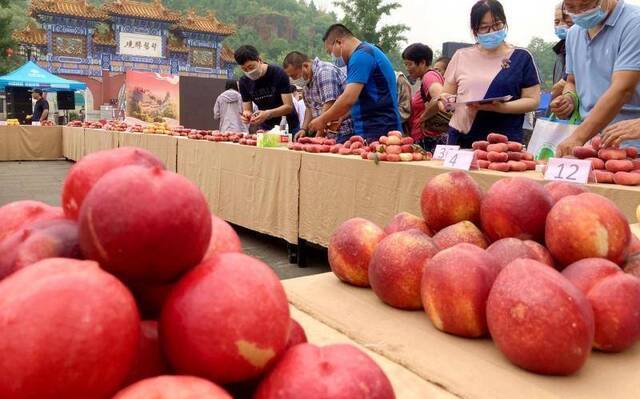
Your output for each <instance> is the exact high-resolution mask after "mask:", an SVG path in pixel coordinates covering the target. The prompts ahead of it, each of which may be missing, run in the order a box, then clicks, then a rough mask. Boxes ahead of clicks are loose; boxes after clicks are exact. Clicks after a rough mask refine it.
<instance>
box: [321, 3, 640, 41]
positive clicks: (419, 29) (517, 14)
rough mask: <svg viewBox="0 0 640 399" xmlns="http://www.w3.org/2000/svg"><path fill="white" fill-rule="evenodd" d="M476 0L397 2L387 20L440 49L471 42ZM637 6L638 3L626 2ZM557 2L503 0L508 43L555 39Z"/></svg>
mask: <svg viewBox="0 0 640 399" xmlns="http://www.w3.org/2000/svg"><path fill="white" fill-rule="evenodd" d="M315 2H316V4H317V5H318V6H319V7H323V8H324V9H327V10H329V11H336V12H337V10H336V9H335V7H334V6H333V1H332V0H315ZM475 2H476V0H438V1H436V0H399V3H401V4H402V8H400V9H398V10H396V11H395V13H394V15H393V16H392V17H391V18H390V19H389V20H388V21H387V22H390V23H404V24H406V25H408V26H409V28H410V29H411V30H410V32H408V33H407V39H408V41H409V43H413V42H418V41H419V42H423V43H426V44H428V45H429V46H431V47H433V48H434V49H441V48H442V43H443V42H447V41H461V42H472V41H473V37H472V35H471V33H470V31H469V12H470V11H471V7H472V6H473V4H475ZM626 2H627V3H631V4H636V5H640V0H627V1H626ZM558 3H559V0H535V1H529V0H502V5H503V6H504V7H505V11H506V14H507V20H508V21H509V36H508V38H507V41H509V42H511V43H513V44H515V45H518V46H527V44H529V41H530V40H531V38H532V37H534V36H539V37H542V38H544V39H545V40H547V41H555V40H557V39H556V37H555V34H554V31H553V10H554V7H555V5H556V4H558Z"/></svg>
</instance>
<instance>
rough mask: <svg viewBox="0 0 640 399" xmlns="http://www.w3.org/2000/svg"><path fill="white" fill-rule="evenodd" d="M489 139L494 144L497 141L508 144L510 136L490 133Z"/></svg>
mask: <svg viewBox="0 0 640 399" xmlns="http://www.w3.org/2000/svg"><path fill="white" fill-rule="evenodd" d="M487 141H488V142H489V143H492V144H496V143H505V144H507V143H508V142H509V137H507V136H505V135H504V134H498V133H489V135H488V136H487Z"/></svg>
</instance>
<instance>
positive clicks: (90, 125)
mask: <svg viewBox="0 0 640 399" xmlns="http://www.w3.org/2000/svg"><path fill="white" fill-rule="evenodd" d="M106 124H107V121H105V120H100V121H94V122H85V123H84V125H83V126H84V128H85V129H103V128H104V126H105V125H106Z"/></svg>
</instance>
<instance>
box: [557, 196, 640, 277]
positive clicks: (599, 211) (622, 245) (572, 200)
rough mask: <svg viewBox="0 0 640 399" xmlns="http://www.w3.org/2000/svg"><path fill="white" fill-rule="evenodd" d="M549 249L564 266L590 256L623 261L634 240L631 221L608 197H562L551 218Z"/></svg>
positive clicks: (618, 261)
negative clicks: (630, 227)
mask: <svg viewBox="0 0 640 399" xmlns="http://www.w3.org/2000/svg"><path fill="white" fill-rule="evenodd" d="M545 239H546V243H547V248H548V249H549V251H550V252H551V254H552V255H553V257H554V258H555V259H556V260H557V261H558V262H559V263H560V264H562V265H569V264H571V263H574V262H577V261H579V260H581V259H586V258H605V259H609V260H610V261H612V262H614V263H618V264H621V263H622V262H623V261H624V258H625V256H626V251H627V248H628V246H629V243H630V242H631V230H630V229H629V222H628V221H627V219H626V218H625V216H624V215H623V214H622V212H621V211H620V209H618V207H617V206H616V205H615V204H614V203H613V202H611V201H610V200H608V199H607V198H605V197H602V196H600V195H597V194H592V193H586V194H580V195H574V196H570V197H565V198H563V199H561V200H560V201H559V202H558V203H557V204H556V205H555V206H554V207H553V209H552V210H551V212H549V216H548V217H547V225H546V234H545Z"/></svg>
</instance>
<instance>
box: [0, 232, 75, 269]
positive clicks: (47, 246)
mask: <svg viewBox="0 0 640 399" xmlns="http://www.w3.org/2000/svg"><path fill="white" fill-rule="evenodd" d="M81 257H82V253H81V251H80V243H79V242H78V224H77V223H76V222H74V221H72V220H69V219H53V220H41V221H37V222H34V223H31V224H28V225H27V226H25V227H24V228H23V229H21V230H19V231H16V232H15V233H13V234H12V235H10V236H9V237H7V238H5V239H4V241H0V280H2V279H3V278H4V277H6V276H8V275H9V274H11V273H13V272H15V271H16V270H20V269H22V268H24V267H26V266H28V265H30V264H32V263H36V262H37V261H40V260H42V259H46V258H75V259H80V258H81Z"/></svg>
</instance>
